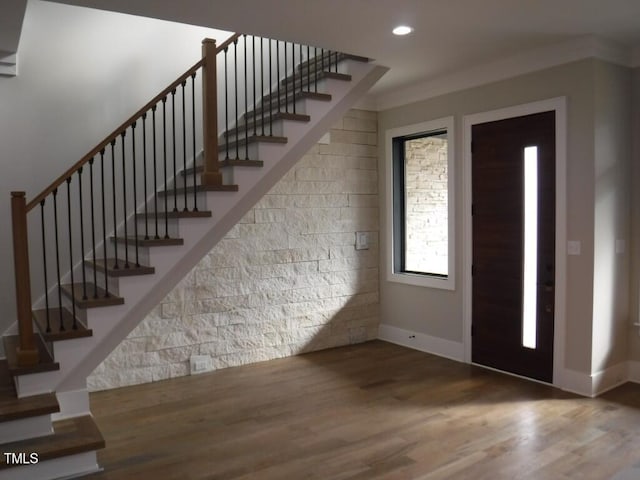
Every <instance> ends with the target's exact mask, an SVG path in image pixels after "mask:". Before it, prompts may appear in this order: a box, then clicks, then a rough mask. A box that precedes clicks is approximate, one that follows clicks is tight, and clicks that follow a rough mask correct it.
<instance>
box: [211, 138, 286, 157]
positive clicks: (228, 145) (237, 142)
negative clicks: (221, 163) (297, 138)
mask: <svg viewBox="0 0 640 480" xmlns="http://www.w3.org/2000/svg"><path fill="white" fill-rule="evenodd" d="M287 141H288V139H287V137H279V136H276V135H249V136H248V137H247V138H245V137H242V136H241V137H240V138H239V139H238V140H233V141H231V142H227V141H226V140H225V139H224V138H222V139H220V140H218V151H219V152H224V151H226V150H227V148H228V149H229V153H233V152H231V150H234V149H235V148H236V145H238V146H244V145H246V144H247V143H249V144H252V143H256V142H264V143H287Z"/></svg>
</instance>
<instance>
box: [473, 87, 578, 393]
mask: <svg viewBox="0 0 640 480" xmlns="http://www.w3.org/2000/svg"><path fill="white" fill-rule="evenodd" d="M549 111H554V112H555V129H556V235H555V236H556V238H555V249H556V251H555V313H554V322H555V323H554V331H553V382H552V383H553V385H555V386H557V387H560V388H562V387H563V383H564V375H563V372H564V358H565V338H566V278H567V255H566V245H567V99H566V97H556V98H550V99H547V100H541V101H538V102H532V103H526V104H522V105H515V106H511V107H506V108H501V109H498V110H491V111H487V112H480V113H474V114H470V115H465V116H464V117H463V119H462V123H463V128H462V144H463V162H462V183H463V188H462V190H463V191H462V223H463V228H462V250H463V252H462V297H463V302H462V303H463V304H462V316H463V327H462V328H463V339H462V340H463V347H464V361H465V363H472V362H471V321H472V308H471V305H472V298H473V291H472V279H471V263H472V260H473V229H472V218H471V200H472V193H471V192H472V190H471V188H472V178H471V137H472V130H471V129H472V127H473V126H474V125H477V124H480V123H487V122H492V121H496V120H506V119H509V118H514V117H521V116H525V115H531V114H534V113H542V112H549Z"/></svg>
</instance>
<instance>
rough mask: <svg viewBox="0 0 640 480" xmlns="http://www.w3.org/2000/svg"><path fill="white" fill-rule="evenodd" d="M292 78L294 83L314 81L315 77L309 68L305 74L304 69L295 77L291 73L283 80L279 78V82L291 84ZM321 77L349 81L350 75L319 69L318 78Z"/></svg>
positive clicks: (313, 71)
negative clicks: (308, 71)
mask: <svg viewBox="0 0 640 480" xmlns="http://www.w3.org/2000/svg"><path fill="white" fill-rule="evenodd" d="M294 78H295V82H296V84H297V83H298V82H300V83H302V84H304V83H305V81H307V82H312V81H315V79H316V74H315V70H311V72H310V73H309V74H307V71H306V70H302V71H301V73H299V74H297V75H296V76H295V77H294V76H293V75H289V76H288V77H287V78H285V79H284V80H281V81H280V84H281V85H285V84H292V83H293V81H294ZM323 78H331V79H334V80H343V81H345V82H350V81H351V80H352V77H351V75H349V74H347V73H339V72H330V71H328V70H321V71H319V72H318V80H321V79H323Z"/></svg>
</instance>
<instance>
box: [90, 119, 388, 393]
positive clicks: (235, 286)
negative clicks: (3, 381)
mask: <svg viewBox="0 0 640 480" xmlns="http://www.w3.org/2000/svg"><path fill="white" fill-rule="evenodd" d="M329 137H330V143H329V144H321V145H316V146H314V147H313V148H311V149H310V151H309V152H308V153H307V154H306V155H304V157H303V158H302V159H301V160H300V162H298V164H297V165H296V166H295V167H294V168H293V169H292V170H291V171H290V172H288V173H287V174H286V175H285V176H284V177H283V178H282V179H281V180H280V181H279V182H278V183H277V184H276V185H275V186H274V187H273V189H272V190H271V191H270V192H269V193H267V194H266V195H265V196H264V197H263V198H262V199H261V200H260V201H259V202H258V203H257V205H256V206H255V207H254V208H253V209H251V210H250V211H249V212H248V213H247V214H246V215H245V216H244V217H243V219H242V220H241V221H240V222H239V223H238V224H237V225H236V226H234V227H233V228H232V230H231V231H230V232H229V234H228V235H227V236H226V237H225V238H224V239H223V240H222V241H220V242H219V243H218V245H216V247H214V248H213V249H212V250H211V252H210V253H209V254H208V255H206V256H205V257H204V258H203V259H202V260H201V261H200V262H199V264H198V265H197V266H196V267H195V268H194V269H193V271H192V272H191V273H189V274H188V275H187V276H186V277H185V278H184V279H183V280H182V281H181V282H180V283H179V285H178V286H177V287H176V288H175V289H174V290H173V291H172V292H171V293H170V294H169V295H167V297H166V298H165V299H164V300H163V301H162V302H161V303H160V305H158V307H157V308H155V309H154V311H153V312H152V314H150V315H149V316H148V317H147V318H146V319H144V320H143V321H142V322H141V323H140V325H138V326H137V327H136V328H135V329H134V330H133V331H132V332H131V334H130V335H129V337H128V338H127V339H125V340H124V341H123V342H122V344H121V345H120V346H118V347H117V348H116V349H115V350H114V351H113V352H112V353H111V355H110V356H109V357H108V358H107V359H106V360H105V361H104V362H103V363H102V364H101V365H100V366H98V368H96V370H95V371H94V372H93V374H92V375H91V376H90V377H89V379H88V386H89V388H90V389H91V390H101V389H108V388H116V387H121V386H126V385H135V384H138V383H145V382H151V381H157V380H162V379H166V378H173V377H177V376H182V375H188V374H189V357H190V356H191V355H194V354H200V355H209V356H211V359H212V366H213V368H214V369H218V368H226V367H230V366H235V365H242V364H246V363H251V362H258V361H263V360H270V359H274V358H281V357H285V356H289V355H296V354H300V353H305V352H310V351H313V350H318V349H324V348H332V347H337V346H342V345H348V344H351V343H359V342H364V341H368V340H372V339H374V338H376V337H377V332H378V323H379V303H378V302H379V287H378V282H379V252H378V234H379V231H378V230H379V225H378V218H379V203H378V202H379V199H378V178H377V163H378V158H377V156H378V152H377V146H376V142H377V114H376V112H368V111H363V110H351V111H349V112H348V113H347V114H346V115H345V116H344V118H343V119H341V120H340V121H339V122H336V124H335V125H334V126H333V127H332V130H331V135H330V136H329ZM356 231H367V232H369V246H370V248H369V250H355V246H354V245H355V232H356Z"/></svg>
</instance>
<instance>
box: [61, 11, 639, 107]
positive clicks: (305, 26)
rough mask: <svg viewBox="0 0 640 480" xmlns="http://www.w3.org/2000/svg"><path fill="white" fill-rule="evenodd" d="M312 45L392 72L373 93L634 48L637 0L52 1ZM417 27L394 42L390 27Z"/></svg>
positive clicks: (637, 13)
mask: <svg viewBox="0 0 640 480" xmlns="http://www.w3.org/2000/svg"><path fill="white" fill-rule="evenodd" d="M54 1H58V2H60V3H67V4H71V5H80V6H89V7H94V8H102V9H107V10H112V11H118V12H124V13H131V14H136V15H144V16H148V17H155V18H161V19H164V20H173V21H178V22H184V23H190V24H194V25H201V26H207V27H213V28H218V29H223V30H230V31H237V32H244V33H255V34H260V35H264V36H271V37H275V38H279V39H283V40H291V41H297V42H304V43H309V44H312V45H317V46H321V47H325V48H330V49H336V50H341V51H346V52H350V53H354V54H358V55H363V56H367V57H370V58H374V59H375V60H377V61H378V63H380V64H383V65H386V66H388V67H391V70H390V72H389V73H387V75H385V77H383V79H382V80H381V81H380V82H379V83H378V84H377V85H376V86H375V87H374V90H373V91H372V93H375V94H383V93H385V92H389V91H390V90H392V89H397V88H398V87H401V86H406V85H410V84H414V83H416V82H425V81H429V80H433V79H437V78H439V77H442V76H446V75H450V74H452V73H454V72H457V71H460V70H465V69H469V68H470V67H474V66H477V65H482V64H486V63H489V62H493V61H496V60H499V59H501V58H505V57H509V56H513V55H516V54H518V53H520V52H523V51H527V50H534V49H540V48H541V47H549V46H551V45H553V44H556V43H562V42H567V41H570V40H574V39H576V38H579V37H584V36H587V35H593V36H597V37H599V38H601V39H604V40H607V41H611V42H615V43H616V44H618V45H619V46H621V47H622V48H628V49H630V50H631V49H632V48H633V47H636V46H638V45H640V0H179V1H178V0H54ZM400 23H404V24H408V25H411V26H412V27H414V28H415V32H414V33H413V34H411V35H409V36H407V37H395V36H393V35H392V34H391V29H392V27H394V26H396V25H397V24H400Z"/></svg>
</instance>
